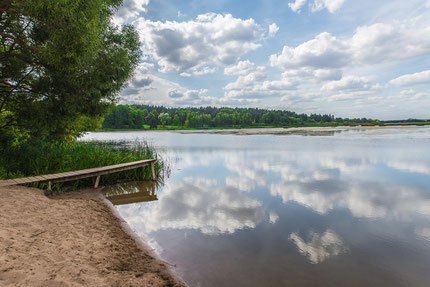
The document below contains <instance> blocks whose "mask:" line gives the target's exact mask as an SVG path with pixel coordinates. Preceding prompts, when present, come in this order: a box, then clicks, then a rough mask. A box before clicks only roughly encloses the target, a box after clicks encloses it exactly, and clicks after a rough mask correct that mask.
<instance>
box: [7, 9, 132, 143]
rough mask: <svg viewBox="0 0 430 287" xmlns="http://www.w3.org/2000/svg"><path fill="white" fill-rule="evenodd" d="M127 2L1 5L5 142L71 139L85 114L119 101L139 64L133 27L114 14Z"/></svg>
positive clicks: (97, 113) (94, 114) (102, 110)
mask: <svg viewBox="0 0 430 287" xmlns="http://www.w3.org/2000/svg"><path fill="white" fill-rule="evenodd" d="M121 2H122V1H121V0H91V1H88V0H62V1H54V0H43V1H32V0H3V1H1V3H0V36H1V37H0V140H3V143H4V142H8V143H10V142H11V141H13V140H16V139H17V138H18V137H19V136H22V135H26V137H27V138H44V139H47V140H49V141H57V140H70V139H73V138H74V137H75V136H77V135H78V134H79V132H80V130H79V129H77V128H76V127H77V126H79V125H78V123H79V121H81V120H82V117H89V118H97V117H100V116H101V115H103V114H104V113H105V112H106V111H107V109H108V108H109V107H110V106H111V105H112V104H113V103H114V102H115V100H116V97H117V94H118V92H119V91H120V89H121V87H122V86H123V85H124V83H126V81H127V80H128V79H129V78H130V77H131V75H132V72H133V70H134V68H135V66H136V65H137V63H138V59H139V56H140V55H139V40H138V36H137V33H136V31H135V29H134V28H133V27H132V26H124V27H123V28H122V29H121V30H119V29H118V28H116V27H115V26H114V25H113V24H111V21H110V20H111V17H112V15H113V13H114V12H115V11H116V9H117V8H118V7H119V5H120V4H121Z"/></svg>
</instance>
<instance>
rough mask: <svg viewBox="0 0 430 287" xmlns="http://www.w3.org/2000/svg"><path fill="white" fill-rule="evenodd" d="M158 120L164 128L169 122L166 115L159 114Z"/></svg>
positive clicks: (168, 116)
mask: <svg viewBox="0 0 430 287" xmlns="http://www.w3.org/2000/svg"><path fill="white" fill-rule="evenodd" d="M158 119H159V120H160V122H161V124H162V125H163V126H165V125H167V124H168V123H169V122H170V115H169V114H168V113H161V114H159V115H158Z"/></svg>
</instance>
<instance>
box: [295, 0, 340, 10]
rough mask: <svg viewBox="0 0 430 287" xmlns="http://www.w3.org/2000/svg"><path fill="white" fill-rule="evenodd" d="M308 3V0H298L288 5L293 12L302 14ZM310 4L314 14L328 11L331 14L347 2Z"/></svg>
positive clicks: (322, 0) (318, 0)
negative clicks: (324, 10)
mask: <svg viewBox="0 0 430 287" xmlns="http://www.w3.org/2000/svg"><path fill="white" fill-rule="evenodd" d="M306 2H307V0H296V1H295V2H290V3H288V6H289V7H290V8H291V10H292V11H293V12H296V13H300V12H301V9H302V7H303V6H304V5H305V4H306ZM309 2H310V3H309V5H310V7H311V9H312V12H317V11H321V10H323V9H327V10H328V11H329V12H330V13H334V12H336V11H337V10H339V9H340V8H341V7H342V6H343V4H344V3H345V0H314V1H313V2H312V1H309Z"/></svg>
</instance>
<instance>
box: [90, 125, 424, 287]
mask: <svg viewBox="0 0 430 287" xmlns="http://www.w3.org/2000/svg"><path fill="white" fill-rule="evenodd" d="M136 139H138V140H145V141H147V142H148V143H150V144H151V145H153V146H154V147H155V148H156V149H157V151H158V152H159V153H160V154H161V156H162V157H163V158H164V159H165V160H166V161H167V162H168V163H169V165H170V168H171V173H170V177H169V178H167V179H166V180H165V183H164V185H160V186H154V185H153V184H148V183H128V184H122V185H118V186H115V187H111V188H107V189H106V190H105V192H107V193H108V194H109V193H111V194H116V193H117V191H118V190H120V191H121V190H122V191H123V192H125V193H130V192H138V193H139V194H141V196H140V197H141V198H142V200H141V201H140V202H135V201H139V200H132V201H125V202H124V201H119V202H117V203H118V204H119V205H117V206H116V208H117V209H118V211H119V213H120V214H121V216H122V217H123V218H124V219H125V220H126V221H127V222H128V224H129V225H130V226H131V227H132V229H134V230H135V231H136V233H137V234H138V235H139V236H141V237H142V238H143V239H144V240H145V241H147V242H148V243H149V245H150V246H151V247H152V248H154V249H155V250H156V251H157V252H158V254H159V255H160V256H161V258H162V259H163V260H165V261H166V262H168V263H169V264H171V265H174V266H176V267H174V269H175V270H176V271H177V272H178V273H179V274H180V275H181V276H182V278H183V279H184V280H185V281H186V282H187V283H188V284H190V285H191V286H429V282H430V267H429V266H430V128H428V127H422V128H416V127H409V128H401V129H396V128H384V129H351V130H342V131H336V132H332V133H327V134H322V135H316V136H306V135H303V134H301V135H246V136H241V135H223V134H204V133H203V134H202V133H197V134H194V133H185V134H183V133H178V132H111V133H108V132H107V133H90V134H87V135H86V136H85V137H84V140H129V141H134V140H136ZM115 190H116V191H115ZM120 193H121V192H120ZM129 202H132V203H129ZM133 202H134V203H133Z"/></svg>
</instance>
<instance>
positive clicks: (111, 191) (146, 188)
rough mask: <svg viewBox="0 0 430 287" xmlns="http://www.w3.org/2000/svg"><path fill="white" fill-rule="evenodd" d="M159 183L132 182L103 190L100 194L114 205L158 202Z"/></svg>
mask: <svg viewBox="0 0 430 287" xmlns="http://www.w3.org/2000/svg"><path fill="white" fill-rule="evenodd" d="M159 187H160V183H158V182H153V181H134V182H127V183H121V184H117V185H114V186H109V187H105V188H103V190H102V192H103V194H104V195H105V196H106V198H107V199H109V200H110V201H111V202H112V203H113V204H115V205H121V204H129V203H135V202H145V201H154V200H158V198H157V195H156V191H157V190H158V188H159Z"/></svg>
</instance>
